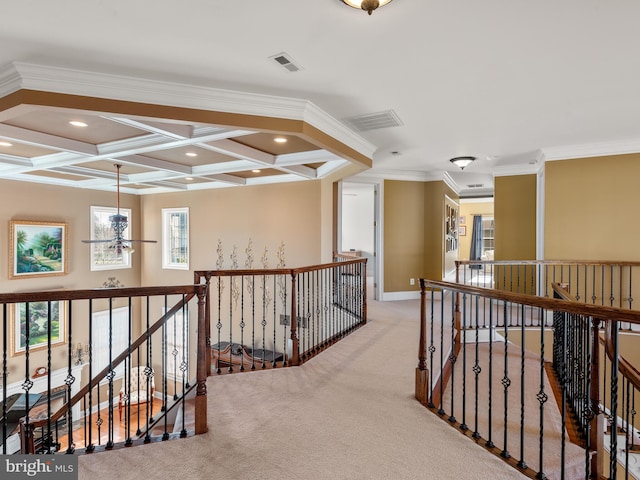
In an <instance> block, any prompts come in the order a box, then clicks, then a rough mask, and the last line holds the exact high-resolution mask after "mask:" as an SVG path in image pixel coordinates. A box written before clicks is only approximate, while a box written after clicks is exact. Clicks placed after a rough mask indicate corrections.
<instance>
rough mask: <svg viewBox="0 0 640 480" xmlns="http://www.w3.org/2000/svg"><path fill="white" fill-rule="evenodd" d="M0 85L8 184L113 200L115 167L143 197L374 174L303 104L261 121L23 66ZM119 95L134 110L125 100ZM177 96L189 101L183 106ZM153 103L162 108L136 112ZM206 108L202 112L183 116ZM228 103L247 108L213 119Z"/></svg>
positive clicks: (342, 132) (209, 95) (211, 94)
mask: <svg viewBox="0 0 640 480" xmlns="http://www.w3.org/2000/svg"><path fill="white" fill-rule="evenodd" d="M0 78H2V79H4V81H3V82H1V83H0V93H3V94H4V96H3V97H2V103H3V109H2V112H0V177H2V178H6V179H12V180H23V181H29V182H39V183H50V184H58V185H63V186H70V187H78V188H94V189H107V190H111V189H113V187H114V181H115V179H116V168H115V165H116V164H118V165H121V169H120V181H121V185H122V190H123V191H125V192H129V193H138V194H148V193H162V192H169V191H180V190H199V189H207V188H222V187H225V186H241V185H255V184H261V183H280V182H291V181H300V180H309V179H319V178H322V177H324V176H326V175H328V174H330V173H332V172H334V171H336V170H339V169H341V168H343V167H345V166H346V165H349V164H355V165H359V169H365V168H368V167H370V166H371V160H370V158H369V157H368V156H367V154H366V152H367V150H369V151H371V148H370V147H369V146H367V144H366V142H364V141H363V140H361V139H358V138H357V137H356V136H354V135H353V134H351V133H350V132H349V131H348V130H347V129H346V127H344V126H343V125H341V124H339V123H338V122H336V121H335V120H333V119H331V118H330V117H328V116H327V115H326V114H324V113H323V112H321V111H319V110H318V109H314V108H313V106H311V105H309V104H308V102H305V101H297V102H291V101H289V100H287V99H283V100H279V99H275V100H273V101H271V100H270V101H269V102H267V104H264V102H263V105H262V107H261V112H260V115H258V114H251V113H250V112H251V111H252V110H254V111H257V110H256V104H255V99H253V98H251V96H248V97H247V96H245V95H243V94H241V93H229V92H225V91H219V90H215V89H199V91H198V98H197V99H196V98H193V97H191V95H192V92H191V87H190V86H189V85H182V84H167V83H164V84H155V85H153V84H152V82H148V81H146V80H140V79H126V78H117V79H114V78H113V77H111V76H105V75H101V74H96V73H95V72H83V71H79V70H70V69H60V68H49V67H46V66H38V65H33V64H21V63H14V64H13V65H11V67H10V68H8V69H7V70H6V71H5V72H4V74H2V75H0ZM69 78H73V79H74V82H69ZM81 78H84V79H85V82H88V83H91V84H92V85H93V88H92V92H91V95H87V93H88V92H87V91H86V89H84V91H82V92H81V90H79V89H77V87H76V83H77V81H78V80H79V79H81ZM116 83H117V85H116ZM38 85H41V86H42V87H39V86H38ZM36 88H43V90H36ZM125 89H126V90H128V92H129V95H132V92H135V93H134V94H133V96H135V98H136V100H137V101H136V102H132V101H128V100H123V98H124V97H125V95H124V94H123V93H122V91H123V90H125ZM178 90H180V91H182V92H188V93H186V94H184V93H183V97H182V98H181V99H180V98H178V94H177V92H178ZM78 93H83V95H78ZM160 96H162V97H163V101H164V102H165V103H164V104H161V103H159V102H158V100H155V101H153V100H149V102H144V103H142V102H141V100H146V99H149V98H150V97H154V98H155V99H157V98H158V97H160ZM105 97H109V98H105ZM205 100H206V102H208V103H209V105H208V106H207V107H206V108H193V107H185V106H183V105H189V104H195V103H198V102H204V101H205ZM230 100H233V101H235V102H236V103H237V104H244V107H243V108H242V113H238V112H235V111H232V107H229V105H226V106H225V107H224V108H225V111H224V112H222V111H219V110H217V109H216V108H217V107H218V106H221V105H222V103H223V102H224V101H227V102H229V101H230ZM177 102H182V104H183V105H180V107H178V108H176V107H175V104H176V103H177ZM167 103H170V104H171V105H167ZM285 106H286V111H284V112H283V110H284V108H283V107H285ZM309 109H312V110H314V114H315V116H316V117H323V118H316V119H314V118H313V115H311V116H310V115H309V114H308V113H305V111H306V110H309ZM278 110H279V112H278ZM270 112H276V113H278V114H279V115H280V116H270ZM305 117H311V118H310V119H309V118H305ZM312 123H315V125H316V126H313V125H312ZM318 126H319V127H320V128H318ZM322 128H326V129H327V130H333V131H334V135H335V136H330V135H329V134H327V133H325V132H324V131H323V130H322ZM336 137H342V138H345V139H347V141H350V142H351V143H352V144H353V143H355V144H359V145H356V148H358V147H359V148H360V150H361V151H357V150H355V149H354V148H351V147H350V146H348V145H347V144H345V143H343V141H341V140H340V139H339V138H336ZM362 152H365V153H362Z"/></svg>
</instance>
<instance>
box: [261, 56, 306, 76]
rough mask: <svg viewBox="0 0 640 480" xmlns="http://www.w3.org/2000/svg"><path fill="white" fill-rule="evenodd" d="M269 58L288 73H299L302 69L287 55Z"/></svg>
mask: <svg viewBox="0 0 640 480" xmlns="http://www.w3.org/2000/svg"><path fill="white" fill-rule="evenodd" d="M269 58H271V59H272V60H273V61H274V62H276V63H277V64H278V65H280V66H281V67H282V68H285V69H287V70H288V71H290V72H299V71H300V70H302V67H301V66H300V65H298V64H297V63H296V62H295V61H294V60H293V58H291V56H290V55H289V54H287V53H284V52H282V53H278V54H277V55H273V56H272V57H269Z"/></svg>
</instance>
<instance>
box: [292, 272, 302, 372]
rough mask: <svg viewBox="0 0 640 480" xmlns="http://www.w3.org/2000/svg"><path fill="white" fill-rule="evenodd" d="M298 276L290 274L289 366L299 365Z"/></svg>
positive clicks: (293, 273)
mask: <svg viewBox="0 0 640 480" xmlns="http://www.w3.org/2000/svg"><path fill="white" fill-rule="evenodd" d="M297 279H298V276H297V274H296V273H295V272H291V365H294V366H295V365H300V352H299V350H298V347H299V344H298V330H297V328H298V311H297V308H296V307H297V305H296V304H297V303H298V296H297V293H296V290H297V289H296V281H297Z"/></svg>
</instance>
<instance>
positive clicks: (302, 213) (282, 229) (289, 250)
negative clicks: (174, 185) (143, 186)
mask: <svg viewBox="0 0 640 480" xmlns="http://www.w3.org/2000/svg"><path fill="white" fill-rule="evenodd" d="M321 195H322V189H321V184H320V181H308V182H296V183H282V184H277V185H260V186H251V187H242V188H238V187H232V188H222V189H218V190H202V191H191V192H184V193H182V192H180V193H167V194H162V195H152V196H145V197H142V200H141V208H142V212H143V214H144V223H143V232H144V235H145V237H147V238H157V239H158V240H161V239H162V209H163V208H178V207H189V225H190V245H189V246H190V250H191V251H190V264H189V270H187V271H184V270H167V269H163V268H162V261H161V251H160V245H161V243H158V244H156V245H149V246H146V245H145V247H144V248H145V257H144V263H143V270H142V271H143V274H142V282H143V284H144V285H175V284H187V283H192V282H193V273H192V272H193V270H211V269H215V268H216V261H217V259H218V254H217V252H216V249H217V247H218V239H220V240H221V242H222V249H223V256H224V268H231V259H230V256H231V253H232V251H233V247H234V245H235V246H236V247H237V256H238V263H239V266H240V267H241V268H242V267H243V266H244V264H245V261H246V258H247V255H246V254H245V249H246V248H247V245H248V243H249V239H251V240H252V241H253V257H254V263H253V266H254V268H262V263H261V262H260V258H261V257H262V255H263V253H264V249H265V247H266V248H267V250H268V251H267V257H268V265H269V267H271V268H275V267H276V265H277V264H278V259H277V257H276V253H277V250H278V248H279V246H280V242H284V244H285V258H286V265H287V267H301V266H307V265H314V264H317V263H320V262H321V257H322V255H321V245H322V240H321V239H322V236H323V235H322V225H321V218H322V217H321V204H322V198H321ZM328 228H330V225H329V227H328ZM328 248H330V247H328Z"/></svg>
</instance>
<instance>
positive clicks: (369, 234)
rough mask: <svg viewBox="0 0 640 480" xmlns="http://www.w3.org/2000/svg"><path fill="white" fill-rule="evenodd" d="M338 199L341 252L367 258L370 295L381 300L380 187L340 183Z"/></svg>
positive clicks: (339, 245)
mask: <svg viewBox="0 0 640 480" xmlns="http://www.w3.org/2000/svg"><path fill="white" fill-rule="evenodd" d="M339 198H340V208H339V212H340V215H339V220H338V226H339V230H338V249H339V251H341V252H349V253H351V254H355V255H358V256H361V257H363V258H366V259H367V285H368V287H369V292H367V295H368V296H372V297H373V298H374V299H375V300H379V296H378V286H379V285H380V281H379V271H380V268H379V260H380V259H379V257H378V254H377V252H378V251H379V248H378V247H379V238H380V234H379V225H380V220H379V212H380V208H379V201H378V199H379V194H378V185H377V184H372V183H356V182H341V188H340V195H339Z"/></svg>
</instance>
